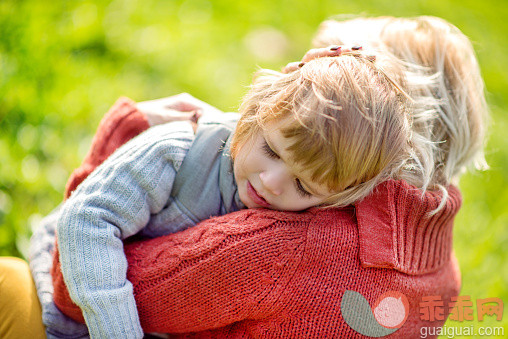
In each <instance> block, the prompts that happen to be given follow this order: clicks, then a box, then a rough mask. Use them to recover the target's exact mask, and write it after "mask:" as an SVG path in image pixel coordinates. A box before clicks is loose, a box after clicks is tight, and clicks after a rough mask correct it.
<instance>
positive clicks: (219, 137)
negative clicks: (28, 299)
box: [32, 114, 244, 338]
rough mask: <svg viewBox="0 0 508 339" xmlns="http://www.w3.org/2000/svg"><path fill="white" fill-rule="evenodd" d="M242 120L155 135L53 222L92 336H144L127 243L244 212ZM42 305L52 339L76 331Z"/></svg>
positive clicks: (91, 182)
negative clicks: (239, 173) (237, 133)
mask: <svg viewBox="0 0 508 339" xmlns="http://www.w3.org/2000/svg"><path fill="white" fill-rule="evenodd" d="M236 119H237V115H236V114H234V115H233V114H231V115H228V114H225V115H224V116H223V117H221V120H220V121H214V122H205V123H200V125H199V126H198V130H197V132H196V135H194V132H193V131H192V128H191V126H190V124H188V123H185V122H174V123H170V124H166V125H162V126H157V127H154V128H151V129H149V130H147V131H146V132H144V133H142V134H141V135H139V136H138V137H136V138H134V139H132V140H131V141H129V142H128V143H126V144H125V145H124V146H122V147H120V148H119V149H118V150H117V151H116V152H115V153H114V154H113V155H112V156H111V157H110V158H108V159H107V160H106V161H105V162H104V164H102V165H101V166H99V167H98V168H97V169H96V170H95V171H94V172H93V173H92V174H91V175H90V176H89V177H88V178H87V179H86V180H85V181H84V182H83V183H82V184H81V185H80V186H79V187H78V188H77V190H76V191H75V192H74V193H73V194H72V196H71V197H70V198H69V199H68V200H67V201H66V202H65V203H64V204H63V205H62V207H61V209H60V210H58V211H57V212H56V215H57V216H53V218H54V219H56V218H58V227H57V234H58V245H59V250H60V261H61V264H62V273H63V276H64V279H65V282H66V284H67V287H68V290H69V293H70V295H71V297H72V298H73V300H74V301H75V302H76V303H77V304H78V305H79V306H80V308H81V309H82V311H83V315H84V317H85V320H86V322H87V326H88V330H89V332H90V335H91V337H93V338H106V337H107V338H113V337H118V338H141V337H142V336H143V331H142V329H141V326H140V323H139V319H138V314H137V309H136V304H135V300H134V296H133V292H132V285H131V284H130V282H129V281H127V280H126V271H127V262H126V259H125V255H124V253H123V244H122V240H123V239H126V238H128V237H130V236H132V235H135V234H141V235H143V236H148V237H157V236H162V235H165V234H169V233H174V232H177V231H180V230H183V229H185V228H188V227H190V226H193V225H195V224H196V223H197V222H199V221H201V220H204V219H207V218H209V217H210V216H215V215H222V214H225V213H229V212H233V211H236V210H238V209H240V208H243V207H244V206H243V204H242V203H241V201H240V200H239V197H238V193H237V187H236V183H235V181H234V177H233V173H232V163H231V159H230V157H229V156H228V151H229V142H230V138H229V137H230V135H231V132H232V131H233V130H234V127H235V125H236ZM48 232H49V233H50V232H51V230H50V229H49V230H47V232H46V234H42V236H46V237H47V236H48ZM32 271H35V272H37V268H36V267H35V270H34V268H32ZM36 283H37V278H36ZM38 288H39V286H38ZM41 304H42V305H43V312H45V316H46V318H47V317H48V316H49V317H50V318H51V319H45V323H49V324H51V326H52V327H53V328H52V329H51V328H48V332H51V331H53V332H54V333H55V334H56V333H59V332H63V333H65V332H67V331H65V329H64V328H61V329H59V327H64V326H68V325H69V324H68V323H67V322H66V321H64V320H65V319H63V318H62V317H61V315H59V314H57V313H58V312H54V310H51V309H50V310H48V309H46V310H44V308H45V307H46V308H54V305H52V303H51V305H50V303H48V302H47V301H46V302H43V301H41ZM52 314H55V316H53V317H52V316H51V315H52ZM76 330H78V328H76ZM75 334H77V333H76V332H75Z"/></svg>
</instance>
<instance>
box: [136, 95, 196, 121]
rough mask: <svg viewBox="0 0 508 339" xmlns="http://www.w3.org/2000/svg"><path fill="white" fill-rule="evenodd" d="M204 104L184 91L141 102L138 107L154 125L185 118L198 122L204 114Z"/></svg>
mask: <svg viewBox="0 0 508 339" xmlns="http://www.w3.org/2000/svg"><path fill="white" fill-rule="evenodd" d="M203 104H204V103H202V102H201V101H200V100H198V99H196V98H194V97H192V96H191V95H190V94H187V93H182V94H178V95H173V96H170V97H166V98H162V99H156V100H149V101H143V102H139V103H137V104H136V107H137V109H138V110H140V111H141V113H143V114H144V115H146V118H147V120H148V123H149V124H150V126H154V125H159V124H164V123H166V122H171V121H185V120H189V121H191V122H194V123H197V121H198V119H199V118H200V117H201V116H202V115H203V113H202V112H203V109H204V108H205V106H204V105H203Z"/></svg>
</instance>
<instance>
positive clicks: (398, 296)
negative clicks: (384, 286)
mask: <svg viewBox="0 0 508 339" xmlns="http://www.w3.org/2000/svg"><path fill="white" fill-rule="evenodd" d="M373 313H374V317H375V318H376V320H377V322H378V323H379V324H380V325H381V326H383V327H385V328H400V327H401V326H402V325H404V322H405V321H406V319H407V316H408V314H409V302H408V301H407V298H406V296H405V295H404V294H402V293H400V292H397V291H389V292H386V293H383V294H382V295H381V296H380V297H379V298H378V299H377V300H376V302H375V304H374V312H373Z"/></svg>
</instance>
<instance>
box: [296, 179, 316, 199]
mask: <svg viewBox="0 0 508 339" xmlns="http://www.w3.org/2000/svg"><path fill="white" fill-rule="evenodd" d="M295 185H296V191H297V192H298V194H299V195H300V196H302V197H303V198H310V197H312V194H311V193H310V192H309V191H307V190H306V189H305V188H304V187H303V185H302V182H301V181H300V179H298V178H296V179H295Z"/></svg>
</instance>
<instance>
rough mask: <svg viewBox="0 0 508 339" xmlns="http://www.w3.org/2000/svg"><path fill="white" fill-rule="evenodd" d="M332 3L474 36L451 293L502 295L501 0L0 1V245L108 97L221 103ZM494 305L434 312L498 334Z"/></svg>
mask: <svg viewBox="0 0 508 339" xmlns="http://www.w3.org/2000/svg"><path fill="white" fill-rule="evenodd" d="M344 13H347V14H366V15H394V16H415V15H435V16H440V17H443V18H445V19H447V20H449V21H450V22H452V23H454V24H455V25H456V26H458V27H459V28H460V29H461V30H462V31H463V32H464V33H465V34H466V35H467V36H469V37H470V38H471V39H472V41H473V42H474V46H475V49H476V51H477V54H478V58H479V61H480V64H481V68H482V72H483V75H484V78H485V83H486V87H487V91H488V94H487V96H488V101H489V103H490V107H491V111H492V126H491V128H490V137H489V142H488V148H487V159H488V162H489V164H490V166H491V169H490V170H489V171H487V172H482V173H473V174H467V175H466V176H465V177H464V178H463V180H462V181H461V185H460V188H461V189H462V192H463V195H464V204H463V207H462V210H461V212H460V214H459V216H458V217H457V219H456V226H455V250H456V254H457V257H458V259H459V261H460V267H461V270H462V277H463V288H462V293H461V294H462V295H470V296H471V298H472V299H473V300H476V299H477V298H486V297H500V298H502V299H503V300H504V302H505V303H508V288H507V284H508V263H507V261H508V227H507V226H508V207H507V205H508V189H507V187H508V138H507V135H508V118H507V115H506V114H507V109H506V107H507V100H508V62H507V61H508V38H507V37H508V2H506V1H505V0H498V1H496V0H484V1H477V0H475V1H473V0H453V1H452V0H427V1H425V0H420V1H416V0H415V1H394V0H371V1H367V0H365V1H361V0H358V1H344V0H333V1H332V0H324V1H319V0H318V1H295V0H293V1H289V0H287V1H282V0H255V1H230V0H216V1H215V0H210V1H209V0H186V1H182V0H176V1H162V0H158V1H157V0H143V1H141V0H125V1H95V2H91V1H68V0H65V1H64V0H55V1H51V2H50V1H40V0H26V1H12V0H2V1H0V255H11V256H20V257H23V256H26V252H27V246H28V242H29V238H30V235H31V232H32V227H34V225H36V224H37V221H38V220H40V218H41V217H42V216H44V215H45V214H47V213H48V212H49V211H50V210H51V209H52V208H54V207H55V206H56V205H57V204H58V203H59V202H60V201H61V199H62V192H63V190H64V185H65V182H66V179H67V177H68V175H69V174H70V172H71V171H72V169H73V168H75V167H77V166H78V165H79V164H80V161H81V159H82V158H83V156H84V154H85V152H86V150H87V148H88V146H89V145H90V141H91V137H92V135H93V134H94V131H95V128H96V127H97V124H98V122H99V120H100V118H101V117H102V115H103V114H104V113H105V112H106V110H107V109H108V107H109V106H110V105H111V104H112V103H113V102H114V101H115V100H116V98H118V97H119V96H121V95H125V96H128V97H130V98H132V99H134V100H137V101H141V100H147V99H153V98H159V97H163V96H167V95H171V94H176V93H180V92H189V93H191V94H193V95H194V96H196V97H198V98H200V99H202V100H204V101H206V102H209V103H211V104H212V105H215V106H216V107H218V108H220V109H222V110H225V111H234V110H236V109H237V106H238V104H239V102H240V99H241V97H242V95H243V94H244V93H245V91H246V86H247V85H248V84H249V83H250V80H251V76H252V73H253V72H254V71H255V70H256V68H257V67H258V66H261V67H267V68H274V69H279V68H280V67H281V66H283V65H284V64H285V63H286V62H288V61H292V60H297V59H299V58H300V57H301V56H302V55H303V54H304V52H305V51H306V50H307V49H308V47H309V46H310V40H311V38H312V36H313V34H314V32H315V30H316V27H317V26H318V24H319V23H320V22H321V21H322V20H324V19H326V18H327V17H329V16H331V15H335V14H344ZM267 46H268V47H267ZM269 46H271V47H269ZM268 51H270V52H268ZM507 306H508V305H507ZM506 313H507V312H505V319H504V320H503V321H502V322H501V323H499V322H497V321H494V320H492V319H489V320H486V321H485V322H484V323H478V322H477V321H476V320H475V321H474V322H464V323H462V324H460V323H457V322H451V321H448V323H447V325H448V326H454V327H456V326H471V325H474V326H504V327H505V333H506V335H508V325H507V323H508V315H506ZM475 319H476V316H475Z"/></svg>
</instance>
